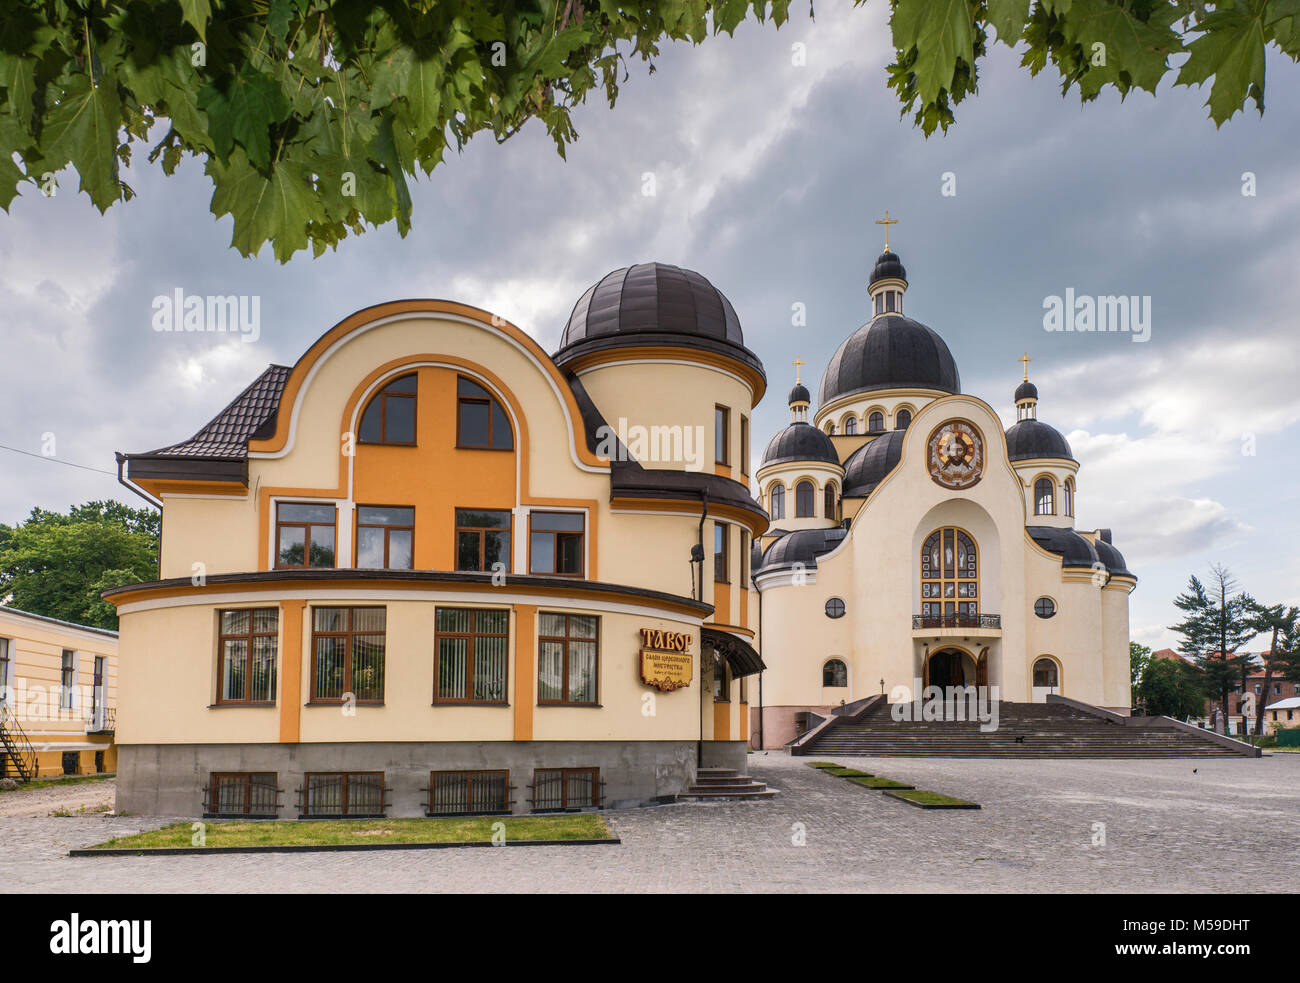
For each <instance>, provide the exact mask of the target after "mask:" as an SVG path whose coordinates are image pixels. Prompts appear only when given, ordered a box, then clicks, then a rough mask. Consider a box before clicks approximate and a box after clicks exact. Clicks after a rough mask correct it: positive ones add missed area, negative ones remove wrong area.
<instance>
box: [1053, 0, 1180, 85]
mask: <svg viewBox="0 0 1300 983" xmlns="http://www.w3.org/2000/svg"><path fill="white" fill-rule="evenodd" d="M1176 17H1177V8H1176V7H1174V6H1173V5H1172V4H1167V3H1166V4H1160V5H1159V6H1158V7H1156V8H1155V9H1153V10H1152V14H1151V19H1150V20H1149V21H1141V20H1138V18H1136V17H1134V16H1133V14H1132V13H1131V12H1130V11H1129V10H1127V9H1125V8H1124V7H1120V6H1117V5H1115V4H1114V3H1111V2H1110V0H1073V3H1072V5H1071V7H1070V17H1069V19H1068V20H1067V21H1066V22H1065V25H1064V26H1065V36H1066V37H1067V38H1068V39H1069V40H1070V41H1072V42H1074V43H1075V44H1078V45H1079V46H1080V47H1081V48H1082V49H1083V58H1084V63H1085V64H1086V66H1087V69H1086V71H1085V72H1084V73H1083V75H1082V77H1081V78H1080V79H1079V89H1080V91H1081V93H1082V94H1083V97H1084V98H1085V99H1089V98H1092V97H1093V96H1095V95H1096V94H1097V93H1098V92H1100V91H1101V88H1102V86H1104V85H1114V86H1116V87H1117V88H1119V89H1120V91H1121V93H1123V92H1126V91H1127V90H1128V88H1129V86H1130V85H1135V86H1137V87H1138V88H1140V89H1145V90H1146V91H1148V92H1155V90H1156V86H1157V85H1159V84H1160V80H1161V79H1162V78H1164V76H1165V73H1166V72H1167V71H1168V70H1169V63H1168V55H1169V52H1171V51H1174V50H1176V49H1177V48H1178V47H1179V41H1178V36H1177V35H1176V34H1175V33H1174V31H1173V29H1172V26H1171V25H1172V24H1173V22H1174V20H1175V18H1176ZM1097 45H1100V46H1101V47H1100V48H1098V47H1097ZM1097 55H1100V57H1101V58H1102V59H1103V63H1102V64H1097V63H1095V59H1096V56H1097Z"/></svg>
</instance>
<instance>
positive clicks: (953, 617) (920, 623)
mask: <svg viewBox="0 0 1300 983" xmlns="http://www.w3.org/2000/svg"><path fill="white" fill-rule="evenodd" d="M912 627H913V628H998V629H1001V627H1002V616H1001V615H1000V614H914V615H912Z"/></svg>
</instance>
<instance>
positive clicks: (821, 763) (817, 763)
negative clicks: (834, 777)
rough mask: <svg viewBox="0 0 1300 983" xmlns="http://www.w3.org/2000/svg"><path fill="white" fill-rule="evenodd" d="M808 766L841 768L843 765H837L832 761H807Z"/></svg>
mask: <svg viewBox="0 0 1300 983" xmlns="http://www.w3.org/2000/svg"><path fill="white" fill-rule="evenodd" d="M808 767H809V768H843V767H844V766H843V765H837V764H836V763H835V762H834V761H809V762H808Z"/></svg>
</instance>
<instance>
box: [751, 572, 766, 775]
mask: <svg viewBox="0 0 1300 983" xmlns="http://www.w3.org/2000/svg"><path fill="white" fill-rule="evenodd" d="M752 574H753V572H752V571H751V576H752ZM754 587H755V588H756V589H757V587H758V581H754ZM758 645H759V648H758V652H759V655H760V656H761V655H762V653H763V592H762V591H761V590H760V591H759V592H758ZM766 747H767V742H766V741H765V740H764V739H763V671H762V670H759V673H758V749H759V750H760V751H762V750H764V749H765V748H766Z"/></svg>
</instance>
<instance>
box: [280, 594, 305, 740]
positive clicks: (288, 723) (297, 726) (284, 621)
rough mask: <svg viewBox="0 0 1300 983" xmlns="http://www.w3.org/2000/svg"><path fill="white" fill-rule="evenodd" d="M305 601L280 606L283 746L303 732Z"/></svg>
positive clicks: (296, 600)
mask: <svg viewBox="0 0 1300 983" xmlns="http://www.w3.org/2000/svg"><path fill="white" fill-rule="evenodd" d="M306 607H307V601H306V600H305V599H303V598H296V599H289V600H284V601H281V602H280V626H281V629H282V631H281V634H282V636H283V638H284V642H283V644H282V645H281V647H280V743H281V744H297V743H298V736H299V734H300V733H301V732H302V703H303V700H302V650H303V645H302V617H303V611H304V609H305V608H306Z"/></svg>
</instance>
